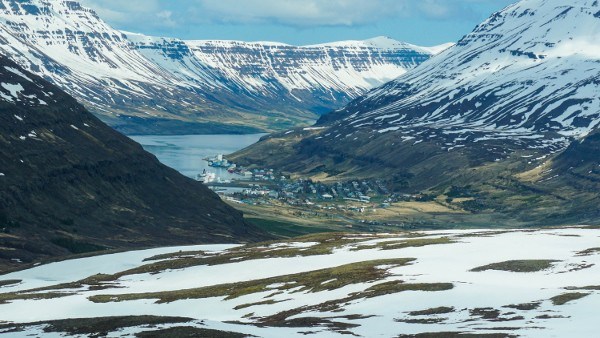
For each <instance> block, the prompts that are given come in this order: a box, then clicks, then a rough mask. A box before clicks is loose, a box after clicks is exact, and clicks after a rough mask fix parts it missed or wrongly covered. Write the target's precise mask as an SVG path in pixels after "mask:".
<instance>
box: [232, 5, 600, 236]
mask: <svg viewBox="0 0 600 338" xmlns="http://www.w3.org/2000/svg"><path fill="white" fill-rule="evenodd" d="M598 12H600V3H599V2H597V1H586V0H578V1H574V2H572V3H570V4H568V5H566V4H564V3H563V2H561V1H557V0H543V1H541V0H523V1H520V2H518V3H516V4H513V5H511V6H508V7H506V8H505V9H504V10H502V11H500V12H498V13H495V14H493V15H492V16H491V17H490V18H489V19H487V20H486V21H484V22H483V23H482V24H481V25H479V26H477V27H476V28H475V30H474V31H473V32H472V33H471V34H468V35H466V36H465V37H464V38H463V39H461V40H460V41H459V42H458V43H457V44H456V45H455V46H453V47H450V48H449V49H446V50H445V51H444V52H442V53H441V54H439V55H438V56H437V57H435V58H432V59H430V60H428V61H426V62H424V63H423V64H421V65H420V66H419V67H417V68H415V69H413V70H411V71H409V72H407V73H406V74H405V75H402V76H400V77H399V78H397V79H396V80H393V81H392V82H390V83H387V84H385V85H383V86H381V87H379V88H377V89H374V90H372V91H370V92H369V93H367V94H365V95H364V96H361V97H359V98H358V99H356V100H354V101H352V102H351V103H349V104H348V105H347V106H346V107H344V108H342V109H339V110H336V111H333V112H331V113H329V114H326V115H324V116H322V117H321V118H320V120H319V121H318V122H317V124H316V127H315V128H309V129H294V130H291V131H288V132H285V133H279V134H275V135H271V136H269V137H265V138H264V139H263V140H262V141H261V142H259V143H258V144H257V145H255V146H251V147H249V148H247V149H244V150H242V151H240V152H238V153H236V154H233V155H232V156H231V158H232V159H233V160H235V161H237V162H238V163H241V164H244V165H250V164H256V165H258V166H262V167H268V168H271V167H275V168H279V169H281V170H283V171H286V172H289V173H292V174H297V175H303V176H309V177H314V178H315V179H319V180H330V181H335V180H353V179H356V178H369V177H377V178H386V179H387V180H389V181H390V182H391V184H392V185H393V186H394V187H395V188H396V189H398V191H400V192H405V193H411V194H414V193H423V194H432V195H434V196H440V199H443V198H445V197H443V196H444V194H445V193H447V192H448V191H449V190H450V189H451V187H452V186H457V185H458V186H459V187H460V188H461V189H465V190H469V191H472V193H473V196H469V197H470V198H474V200H475V201H476V202H469V203H466V204H464V205H462V204H457V205H456V207H458V208H463V207H464V208H467V209H468V210H470V211H474V212H481V211H485V212H487V211H490V210H494V211H498V212H501V213H504V215H512V216H511V217H513V219H514V218H520V219H522V220H528V222H532V221H540V220H543V221H544V222H548V223H553V224H554V222H556V221H557V220H560V221H561V222H580V221H592V222H597V218H594V217H593V216H589V215H593V214H594V210H595V208H596V207H595V206H594V204H593V202H592V201H597V200H598V196H597V194H595V195H594V194H593V193H589V190H588V189H586V188H585V184H586V183H585V182H586V181H593V180H594V179H595V178H594V175H595V174H594V171H593V170H591V171H590V170H587V171H585V170H583V169H584V168H593V167H594V165H595V162H594V160H593V159H590V158H587V159H586V161H587V162H582V163H579V162H578V163H572V164H573V165H575V167H574V168H571V172H569V171H568V170H567V171H565V170H562V171H561V173H560V174H558V176H555V175H557V174H556V173H553V170H557V169H556V168H564V167H565V166H566V164H565V163H570V162H569V161H568V160H567V159H568V158H569V157H577V156H583V154H584V153H585V151H584V150H583V149H588V148H587V147H585V146H582V147H575V145H576V144H577V143H581V144H582V145H595V144H596V143H594V141H593V140H595V138H597V136H595V135H597V130H598V126H599V125H600V99H599V98H598V96H597V95H596V93H597V92H598V91H599V90H600V82H599V81H598V79H599V78H600V54H599V53H594V51H595V50H596V49H595V48H594V46H595V43H594V41H597V39H594V38H595V37H600V20H599V19H598V17H597V16H596V15H595V14H596V13H598ZM581 41H584V42H585V43H583V42H581ZM588 47H589V48H588ZM589 149H596V148H593V147H592V148H589ZM274 154H277V156H274ZM560 154H563V155H562V156H561V155H560ZM596 162H597V161H596ZM561 163H563V164H561ZM596 164H597V163H596ZM553 166H556V167H554V169H553ZM568 167H570V166H567V168H568ZM588 172H589V173H588ZM466 187H469V188H466ZM566 187H578V188H573V189H571V188H569V189H567V188H566ZM528 199H530V200H532V201H535V203H534V204H532V205H533V206H535V207H538V208H539V212H534V211H533V210H532V209H531V208H526V204H523V203H515V202H514V201H516V200H522V201H524V200H528ZM567 201H578V202H579V203H580V205H579V208H580V209H579V211H575V209H574V208H573V206H574V205H573V204H571V203H572V202H567ZM533 206H530V207H532V208H534V207H533ZM550 206H553V207H552V208H555V209H556V210H562V212H559V211H553V210H552V208H550ZM534 209H535V208H534ZM581 210H587V211H586V212H581ZM552 215H553V216H552ZM584 215H588V216H589V217H588V216H584Z"/></svg>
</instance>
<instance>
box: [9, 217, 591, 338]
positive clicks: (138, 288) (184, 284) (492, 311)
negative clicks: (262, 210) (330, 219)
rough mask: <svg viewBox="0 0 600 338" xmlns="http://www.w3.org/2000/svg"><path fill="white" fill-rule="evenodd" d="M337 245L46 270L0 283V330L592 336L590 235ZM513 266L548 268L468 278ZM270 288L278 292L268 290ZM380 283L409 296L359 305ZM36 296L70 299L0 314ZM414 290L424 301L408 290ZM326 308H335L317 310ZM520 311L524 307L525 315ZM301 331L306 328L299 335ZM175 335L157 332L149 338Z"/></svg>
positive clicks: (428, 237) (369, 238)
mask: <svg viewBox="0 0 600 338" xmlns="http://www.w3.org/2000/svg"><path fill="white" fill-rule="evenodd" d="M336 236H337V237H335V240H336V241H338V242H339V245H337V244H336V245H333V246H332V251H331V254H323V253H322V252H320V251H317V250H314V251H315V252H314V253H313V252H312V251H311V250H313V249H316V248H319V247H320V245H321V246H322V245H323V244H327V245H330V243H333V238H334V235H332V239H331V240H330V239H327V238H326V237H321V238H319V239H318V240H315V239H314V238H312V239H306V240H303V239H300V240H293V241H292V242H289V243H285V242H282V243H276V244H265V245H261V246H253V247H248V248H244V247H236V246H222V245H220V246H197V247H178V248H163V249H156V250H147V251H134V252H126V253H119V254H113V255H106V256H99V257H91V258H83V259H77V260H72V261H65V262H59V263H53V264H49V265H45V266H39V267H36V268H33V269H30V270H26V271H20V272H16V273H11V274H8V275H4V276H0V282H2V281H7V280H21V282H20V283H18V284H13V285H7V286H5V287H1V288H0V313H2V315H1V318H0V322H1V321H5V322H10V323H33V322H43V321H49V320H60V319H67V318H91V317H108V316H134V315H135V316H139V315H154V316H175V317H186V318H192V319H193V320H192V321H191V322H188V323H185V324H179V325H185V326H194V327H206V328H212V329H218V330H224V331H234V332H241V333H245V334H252V335H256V336H260V337H296V336H298V337H304V336H305V334H306V332H311V333H314V336H319V337H321V336H341V335H342V334H343V333H348V332H351V333H354V334H357V335H360V336H363V337H396V336H398V335H399V334H416V333H423V332H463V333H471V334H477V333H480V334H483V333H493V332H497V333H505V334H510V335H518V336H526V337H565V336H573V337H576V336H577V337H586V336H588V337H589V336H593V335H594V334H595V331H596V328H597V326H596V321H595V317H596V314H595V311H594V309H597V308H598V307H599V306H600V297H599V294H598V292H599V291H598V289H599V288H600V287H599V285H600V279H599V277H598V276H600V271H599V267H598V263H600V250H598V249H597V250H593V249H595V248H598V247H600V242H599V237H600V231H599V230H596V229H591V228H567V229H551V230H519V231H507V232H501V231H476V230H469V231H446V232H424V233H410V234H409V233H406V234H387V235H386V234H384V235H356V234H352V235H350V234H349V235H345V236H343V237H339V235H336ZM398 243H401V245H398ZM386 244H388V245H398V248H395V249H394V248H393V247H392V246H388V247H386ZM286 250H287V251H286ZM289 250H297V252H298V255H295V254H294V255H291V256H290V255H289V254H286V252H289ZM180 251H183V253H181V254H180V255H176V256H174V257H165V256H163V257H155V258H158V260H156V259H155V260H152V261H146V262H143V260H144V259H145V258H149V257H152V256H155V255H160V254H165V253H177V252H180ZM294 252H295V251H294ZM233 253H234V254H233ZM232 254H233V255H232ZM227 255H230V256H231V257H233V258H231V259H228V260H225V261H223V262H219V263H218V264H215V262H217V261H211V262H212V263H210V265H192V266H189V267H184V268H174V269H160V270H157V271H150V272H149V273H148V272H146V273H137V274H122V275H120V276H119V277H118V278H116V279H115V280H113V281H110V282H106V283H102V284H97V285H96V286H98V285H101V286H102V288H93V287H91V284H90V285H86V284H85V283H83V284H82V285H71V286H57V285H58V284H62V283H69V282H76V281H79V280H81V279H83V278H86V277H88V276H92V275H95V274H97V273H103V274H115V273H118V272H120V271H124V270H128V269H132V268H136V267H139V266H141V265H143V264H148V263H152V262H166V263H167V265H166V266H168V264H169V263H170V262H173V263H176V262H177V261H180V260H182V259H191V258H193V259H199V261H198V262H202V261H201V259H204V258H207V259H219V258H222V257H226V256H227ZM236 255H237V256H236ZM287 256H290V257H287ZM227 257H229V256H227ZM267 257H268V258H267ZM401 258H413V259H415V260H414V261H412V262H410V263H408V264H406V265H402V264H400V263H389V264H388V263H386V264H381V265H377V264H375V265H376V266H375V268H376V269H379V270H381V271H384V272H385V271H386V270H387V272H386V273H384V274H382V277H381V278H380V279H378V280H369V281H366V282H365V281H364V279H361V278H362V277H364V276H357V277H356V279H357V282H356V283H346V284H344V285H342V286H341V287H339V288H331V289H327V288H324V289H321V288H312V289H311V288H306V287H304V288H303V287H302V285H303V283H304V285H308V284H306V283H310V282H314V281H308V280H307V281H303V280H302V278H303V277H302V276H307V277H306V278H309V277H308V276H309V275H308V274H307V273H308V272H311V271H316V270H319V269H328V268H335V267H339V266H342V265H346V264H351V263H352V264H354V263H363V264H364V263H365V262H369V261H373V260H394V259H401ZM515 260H521V261H527V262H538V261H539V262H546V261H548V262H549V263H548V264H549V267H547V268H546V269H544V268H541V269H540V270H539V271H534V272H511V271H506V269H505V270H502V269H500V270H485V271H481V272H473V271H471V270H472V269H474V268H477V267H481V266H485V265H489V264H492V263H501V262H507V261H515ZM206 262H208V261H206ZM206 262H205V263H206ZM199 264H204V263H199ZM207 264H208V263H207ZM173 267H177V266H176V265H173ZM146 271H149V270H146ZM138 272H140V271H138ZM299 273H301V275H298V276H297V277H295V278H296V279H297V280H298V282H297V283H298V287H290V286H289V285H290V282H289V281H287V279H286V278H287V277H286V276H289V275H292V274H299ZM340 276H341V275H340ZM267 278H269V279H268V280H267V281H268V282H266V283H271V284H270V285H268V286H267V287H266V288H265V289H257V292H244V293H241V295H239V296H231V295H232V294H230V297H224V296H223V295H222V294H218V293H216V294H215V296H204V297H206V298H199V297H194V296H189V295H188V296H185V297H181V299H176V300H171V301H170V302H166V303H164V302H161V303H157V298H159V297H160V296H157V295H158V294H160V293H161V292H168V291H173V290H175V291H177V290H187V289H194V288H200V287H208V286H220V285H223V284H227V283H239V282H247V283H248V282H250V283H252V282H253V281H254V282H256V281H259V280H263V279H267ZM337 278H341V277H339V276H338V275H336V274H335V273H334V272H332V275H331V276H330V278H329V277H328V278H326V280H323V281H322V283H321V284H322V285H327V283H332V282H335V281H336V279H337ZM278 279H281V280H282V281H283V282H282V283H278V282H277V280H278ZM390 281H402V282H403V284H406V285H415V286H418V287H417V289H418V290H417V289H415V290H416V291H400V290H396V291H395V292H390V293H389V294H385V295H377V296H375V297H371V296H368V293H366V290H367V289H369V288H370V287H373V286H374V285H382V283H385V282H390ZM257 283H258V282H257ZM440 283H444V284H445V285H448V284H449V283H451V285H452V286H453V287H452V288H451V289H446V290H428V289H427V287H428V286H430V285H438V284H440ZM0 285H2V284H1V283H0ZM238 285H239V284H238ZM257 285H260V283H258V284H257ZM422 285H425V287H422ZM440 285H441V284H440ZM593 286H595V287H593ZM40 287H46V288H47V289H45V290H39V291H33V293H39V294H45V293H49V292H69V293H72V294H71V295H68V296H64V297H59V298H51V299H37V300H36V299H21V300H19V299H17V300H10V301H7V302H6V303H5V304H2V300H3V297H5V296H7V295H11V296H14V295H19V293H16V292H21V293H20V294H21V295H22V294H31V293H32V291H27V290H31V289H33V288H40ZM48 287H49V288H48ZM421 287H422V288H423V289H419V288H421ZM574 288H585V289H582V290H575V289H574ZM146 292H155V293H157V294H155V295H154V296H148V298H147V299H144V297H138V298H139V299H136V300H123V299H119V300H120V301H117V299H118V298H119V297H120V296H127V295H131V294H140V293H146ZM231 292H235V291H231ZM363 294H364V296H363ZM564 294H570V295H573V294H576V295H578V297H581V298H579V299H573V300H571V301H568V302H565V303H564V304H562V305H559V303H560V302H559V301H554V302H553V301H551V299H552V298H553V297H556V296H559V295H564ZM102 295H111V297H113V298H111V300H110V301H108V302H98V301H97V299H94V298H92V300H95V301H96V302H94V301H92V300H90V299H89V297H91V296H102ZM356 295H359V296H356ZM186 297H190V298H189V299H187V298H186ZM348 297H350V298H348ZM16 298H19V297H16ZM23 298H27V297H23ZM40 298H43V297H40ZM575 298H577V297H575ZM265 301H267V302H265ZM328 301H330V302H331V303H335V304H336V306H335V307H333V308H331V307H329V308H328V307H325V306H323V303H326V302H328ZM261 302H262V304H258V303H261ZM338 303H339V304H338ZM526 304H530V305H532V304H533V305H532V306H531V308H529V309H527V306H525V305H526ZM515 305H519V306H515ZM515 307H516V308H515ZM442 308H444V309H446V311H441V310H440V311H438V312H439V313H437V314H436V313H430V314H419V313H414V312H415V311H423V310H428V309H429V310H432V309H442ZM298 309H300V310H298ZM288 310H294V311H295V312H293V313H291V314H289V317H285V316H284V317H283V318H284V322H281V323H276V324H273V322H272V321H266V320H265V318H271V316H273V315H275V314H278V313H281V312H283V311H288ZM411 312H413V313H411ZM430 312H436V311H430ZM315 318H316V319H315ZM298 319H303V320H304V321H302V320H298ZM309 319H310V320H309ZM294 320H296V321H294ZM331 322H334V323H336V324H331ZM291 323H294V325H292V324H291ZM298 323H300V324H298ZM302 323H305V324H304V326H303V325H302ZM340 323H341V324H340ZM258 324H261V325H260V326H261V327H258V326H257V325H258ZM345 324H351V325H350V326H345ZM40 325H41V326H40ZM40 325H38V326H29V327H27V328H26V329H25V331H22V332H20V333H11V334H12V335H14V336H18V335H22V336H26V335H28V334H35V333H39V332H42V331H40V330H43V327H44V326H43V324H40ZM176 325H177V324H164V325H158V326H157V327H156V326H155V327H153V328H152V330H156V329H157V328H164V327H172V326H176ZM281 326H285V327H281ZM290 326H299V327H290ZM147 330H150V327H148V326H136V327H128V328H123V329H122V330H120V331H115V332H112V333H111V335H112V336H123V335H134V334H136V333H138V332H140V331H147ZM0 332H1V331H0ZM309 336H310V335H309Z"/></svg>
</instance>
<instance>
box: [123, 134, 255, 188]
mask: <svg viewBox="0 0 600 338" xmlns="http://www.w3.org/2000/svg"><path fill="white" fill-rule="evenodd" d="M264 135H266V134H251V135H177V136H158V135H142V136H130V138H131V139H133V140H134V141H136V142H138V143H140V144H141V145H142V146H143V147H144V149H146V151H148V152H150V153H152V154H154V155H155V156H156V157H157V158H158V160H159V161H161V162H162V163H163V164H165V165H167V166H169V167H171V168H173V169H175V170H177V171H179V172H180V173H182V174H183V175H185V176H188V177H192V178H195V177H196V175H198V174H199V173H202V171H203V170H204V169H206V171H208V172H214V173H216V174H217V176H218V177H221V178H223V179H228V178H232V177H234V176H235V175H231V174H229V173H228V172H227V170H225V169H221V168H211V167H209V166H208V163H207V162H206V161H204V160H203V159H204V158H206V157H214V156H216V155H217V154H230V153H233V152H235V151H237V150H240V149H243V148H245V147H247V146H249V145H251V144H253V143H256V142H257V141H258V140H259V139H260V138H261V137H262V136H264Z"/></svg>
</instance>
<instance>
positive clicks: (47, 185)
mask: <svg viewBox="0 0 600 338" xmlns="http://www.w3.org/2000/svg"><path fill="white" fill-rule="evenodd" d="M261 236H262V234H261V233H260V232H259V231H257V230H255V229H254V228H252V227H251V226H249V225H247V224H245V223H244V221H243V219H242V215H241V213H239V212H237V211H236V210H234V209H232V208H230V207H228V206H226V205H225V204H223V203H222V202H221V200H220V199H219V197H218V196H217V195H216V194H214V193H212V192H211V191H210V190H208V189H207V188H206V187H204V186H203V185H202V184H200V183H198V182H195V181H193V180H191V179H188V178H186V177H184V176H182V175H180V174H179V173H177V172H176V171H175V170H173V169H170V168H168V167H166V166H164V165H162V164H160V163H159V162H158V160H157V159H156V158H155V157H154V156H153V155H151V154H149V153H147V152H145V151H143V149H142V147H141V146H140V145H138V144H137V143H135V142H133V141H131V140H130V139H129V138H127V137H125V136H123V135H121V134H120V133H118V132H116V131H114V130H113V129H111V128H110V127H108V126H106V125H105V124H104V123H102V122H101V121H99V120H98V119H97V118H96V117H94V116H93V115H92V114H90V113H89V112H87V111H86V110H85V108H83V107H82V106H81V105H80V104H78V103H77V101H75V99H73V98H71V97H70V96H68V95H67V94H65V93H64V92H62V91H61V90H60V89H59V88H57V87H55V86H53V85H51V84H49V83H47V82H46V81H44V80H43V79H41V78H39V77H37V76H35V75H33V74H31V73H28V72H26V71H25V70H23V69H21V68H20V67H19V66H18V65H16V64H15V63H14V62H12V61H10V60H9V59H7V58H5V57H0V270H2V269H4V268H5V267H6V266H7V265H14V266H18V265H20V263H21V262H24V263H28V262H32V261H33V260H39V259H41V258H48V257H55V256H59V255H65V254H69V253H82V252H88V251H96V250H101V249H123V248H134V247H148V246H156V245H172V244H184V243H203V242H204V243H216V242H241V241H248V240H253V239H257V238H259V237H261Z"/></svg>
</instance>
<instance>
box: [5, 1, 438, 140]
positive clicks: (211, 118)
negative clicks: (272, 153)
mask: <svg viewBox="0 0 600 338" xmlns="http://www.w3.org/2000/svg"><path fill="white" fill-rule="evenodd" d="M0 22H2V23H3V24H2V27H1V28H0V50H2V51H3V53H4V54H5V55H8V56H11V57H12V58H13V59H15V61H17V63H19V64H20V65H21V66H23V67H24V68H25V69H27V70H30V71H32V72H34V73H36V74H38V75H41V76H42V77H44V78H45V79H47V80H49V81H51V82H53V83H55V84H57V85H59V86H60V87H62V88H63V89H65V90H67V92H69V94H71V95H73V96H75V97H76V98H78V99H79V100H80V101H81V102H83V103H84V104H85V105H86V107H87V108H89V109H90V110H92V112H94V113H96V114H97V115H98V116H100V117H101V118H102V119H103V121H105V122H108V123H109V124H110V125H111V126H113V127H116V128H117V129H119V130H121V131H129V132H133V133H144V132H148V131H160V130H161V128H160V127H161V126H168V125H169V123H170V124H171V125H173V124H179V125H183V126H185V125H187V129H186V127H181V128H179V130H177V129H178V128H173V129H175V130H173V132H175V133H177V132H183V131H186V130H187V131H192V132H194V131H195V132H200V131H202V130H205V131H209V130H210V129H216V130H218V129H219V128H221V129H225V130H230V131H236V130H237V131H239V132H257V131H262V130H268V131H272V130H282V129H285V128H289V127H293V126H296V125H302V124H305V125H306V124H310V123H312V122H313V121H314V120H316V119H317V118H318V116H319V114H321V113H324V112H327V111H329V110H331V109H333V108H337V107H339V106H340V105H342V104H344V103H346V102H347V101H349V100H351V99H352V98H355V97H357V96H358V95H361V94H363V93H364V92H365V91H366V90H368V89H370V88H373V87H375V86H378V85H380V84H382V83H384V82H387V81H389V80H391V79H393V78H395V77H396V76H399V75H401V74H403V73H404V72H405V71H406V70H407V69H409V68H413V67H414V66H416V65H417V64H419V63H421V62H423V61H424V60H426V59H428V58H430V57H431V56H432V55H433V51H432V50H431V49H427V48H425V49H423V48H420V47H419V48H417V47H415V46H412V45H409V44H404V43H399V42H398V43H396V42H391V41H389V40H388V39H383V40H384V42H385V43H386V44H387V47H386V48H382V49H379V48H376V47H374V46H371V45H369V44H368V43H366V42H361V43H358V42H353V44H351V45H350V46H347V47H344V48H342V47H340V46H335V44H329V45H328V46H327V47H324V46H322V47H315V46H313V47H310V46H307V47H294V46H290V45H283V44H277V43H267V44H263V45H259V44H251V43H243V42H235V41H204V42H199V41H184V40H180V39H176V38H157V37H149V36H144V35H140V34H135V33H124V32H120V31H117V30H115V29H113V28H112V27H110V26H109V25H108V24H106V23H105V22H104V21H102V19H101V18H100V17H99V16H98V15H97V14H96V13H95V12H94V11H93V10H90V9H87V8H85V7H83V6H81V5H80V4H79V3H77V2H74V1H64V0H60V1H46V0H23V1H16V0H3V1H2V2H1V5H0ZM380 40H382V39H381V38H380ZM357 43H358V44H359V45H360V46H359V45H357ZM390 45H397V46H396V47H394V48H392V49H390V48H389V46H390ZM411 48H415V49H411ZM438 49H439V48H437V49H436V48H434V49H433V50H435V51H437V50H438ZM304 53H308V54H304ZM240 121H250V122H240ZM168 122H169V123H168ZM215 124H217V125H218V126H217V127H215V126H214V125H215ZM136 128H137V129H138V130H137V132H136Z"/></svg>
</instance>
